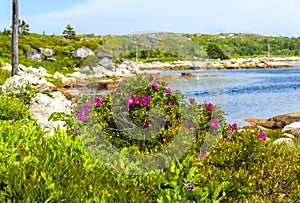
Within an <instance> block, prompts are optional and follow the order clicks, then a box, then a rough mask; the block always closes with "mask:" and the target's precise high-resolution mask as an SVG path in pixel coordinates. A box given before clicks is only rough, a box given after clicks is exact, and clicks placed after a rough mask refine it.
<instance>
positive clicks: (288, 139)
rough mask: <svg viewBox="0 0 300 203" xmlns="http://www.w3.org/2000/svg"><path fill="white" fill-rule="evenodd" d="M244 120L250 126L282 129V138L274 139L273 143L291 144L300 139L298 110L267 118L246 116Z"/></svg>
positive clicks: (299, 113) (299, 115)
mask: <svg viewBox="0 0 300 203" xmlns="http://www.w3.org/2000/svg"><path fill="white" fill-rule="evenodd" d="M245 121H246V122H249V123H250V124H249V126H250V127H256V126H261V127H264V128H267V129H282V138H279V139H277V140H275V141H274V143H275V144H281V143H286V144H289V145H292V144H293V143H294V142H296V141H298V142H299V141H300V112H295V113H289V114H283V115H278V116H274V117H272V118H269V119H261V118H247V119H245ZM246 127H247V126H246Z"/></svg>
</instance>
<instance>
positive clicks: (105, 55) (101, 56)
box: [96, 51, 113, 59]
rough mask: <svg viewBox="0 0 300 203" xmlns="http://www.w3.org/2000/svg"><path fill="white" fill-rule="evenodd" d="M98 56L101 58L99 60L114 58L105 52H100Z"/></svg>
mask: <svg viewBox="0 0 300 203" xmlns="http://www.w3.org/2000/svg"><path fill="white" fill-rule="evenodd" d="M96 56H97V57H98V58H99V59H104V58H108V59H112V58H113V56H112V55H111V54H108V53H105V52H101V51H100V52H98V53H97V54H96Z"/></svg>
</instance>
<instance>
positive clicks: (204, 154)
mask: <svg viewBox="0 0 300 203" xmlns="http://www.w3.org/2000/svg"><path fill="white" fill-rule="evenodd" d="M197 156H198V158H200V159H204V158H205V157H206V153H205V152H203V151H199V152H197Z"/></svg>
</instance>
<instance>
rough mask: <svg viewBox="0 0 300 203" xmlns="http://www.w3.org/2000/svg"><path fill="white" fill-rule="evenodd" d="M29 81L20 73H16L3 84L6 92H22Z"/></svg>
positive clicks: (3, 89)
mask: <svg viewBox="0 0 300 203" xmlns="http://www.w3.org/2000/svg"><path fill="white" fill-rule="evenodd" d="M28 85H29V82H28V81H27V80H25V79H24V78H23V77H21V76H19V75H14V76H13V77H10V78H8V79H7V80H6V81H5V83H4V84H3V86H2V91H3V92H4V93H14V94H20V93H21V91H22V90H24V89H26V88H27V86H28Z"/></svg>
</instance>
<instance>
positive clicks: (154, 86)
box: [152, 80, 158, 91]
mask: <svg viewBox="0 0 300 203" xmlns="http://www.w3.org/2000/svg"><path fill="white" fill-rule="evenodd" d="M152 88H153V89H154V90H155V91H157V90H158V86H157V82H156V81H155V80H154V81H153V82H152Z"/></svg>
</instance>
